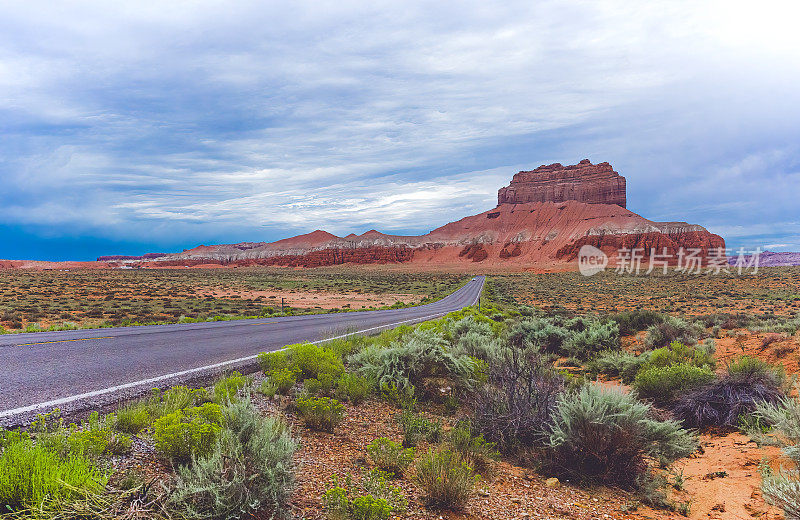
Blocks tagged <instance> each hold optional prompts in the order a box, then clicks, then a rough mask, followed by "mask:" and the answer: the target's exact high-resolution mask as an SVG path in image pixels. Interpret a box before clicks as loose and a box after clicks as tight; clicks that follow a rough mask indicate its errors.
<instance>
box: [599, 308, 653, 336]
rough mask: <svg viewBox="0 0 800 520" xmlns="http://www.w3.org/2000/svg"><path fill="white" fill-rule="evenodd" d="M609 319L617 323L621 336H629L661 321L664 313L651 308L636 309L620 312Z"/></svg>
mask: <svg viewBox="0 0 800 520" xmlns="http://www.w3.org/2000/svg"><path fill="white" fill-rule="evenodd" d="M611 319H612V320H613V321H615V322H616V323H617V326H618V327H619V333H620V335H621V336H630V335H632V334H636V333H637V332H639V331H640V330H647V329H648V328H649V327H652V326H653V325H657V324H659V323H661V322H663V321H664V315H663V314H660V313H658V312H655V311H651V310H641V309H637V310H634V311H625V312H620V313H619V314H615V315H613V316H611Z"/></svg>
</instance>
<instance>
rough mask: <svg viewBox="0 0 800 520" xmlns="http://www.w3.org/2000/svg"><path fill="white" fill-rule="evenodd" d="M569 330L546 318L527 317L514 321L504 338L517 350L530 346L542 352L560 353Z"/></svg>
mask: <svg viewBox="0 0 800 520" xmlns="http://www.w3.org/2000/svg"><path fill="white" fill-rule="evenodd" d="M569 335H570V332H569V331H568V330H567V329H566V328H564V327H561V326H558V325H555V324H554V323H553V321H552V320H551V319H548V318H528V319H525V320H522V321H519V322H517V323H515V324H514V325H513V326H512V327H511V328H510V329H509V331H508V333H507V335H506V339H507V342H508V344H509V345H511V346H512V347H513V348H516V349H518V350H526V349H529V348H531V347H535V348H538V349H540V350H542V351H543V352H548V353H561V352H562V350H561V346H562V344H563V343H564V341H565V340H566V339H567V338H568V337H569Z"/></svg>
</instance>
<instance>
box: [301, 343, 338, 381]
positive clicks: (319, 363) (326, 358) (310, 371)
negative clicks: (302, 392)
mask: <svg viewBox="0 0 800 520" xmlns="http://www.w3.org/2000/svg"><path fill="white" fill-rule="evenodd" d="M287 352H288V357H289V362H290V367H291V368H292V370H294V371H295V372H297V373H298V374H300V377H301V378H303V379H319V378H320V376H321V375H323V374H324V375H329V376H331V377H332V378H333V379H334V380H335V379H336V378H338V377H339V376H341V375H342V373H344V364H343V363H342V359H341V358H340V357H339V356H338V355H337V354H336V352H334V351H332V350H328V349H326V348H324V347H320V346H318V345H314V344H312V343H302V344H300V345H294V346H292V347H290V348H289V349H288V351H287Z"/></svg>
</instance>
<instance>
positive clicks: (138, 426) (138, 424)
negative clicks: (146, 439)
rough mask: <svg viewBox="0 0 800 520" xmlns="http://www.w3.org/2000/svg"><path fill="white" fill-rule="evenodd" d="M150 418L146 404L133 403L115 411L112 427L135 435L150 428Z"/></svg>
mask: <svg viewBox="0 0 800 520" xmlns="http://www.w3.org/2000/svg"><path fill="white" fill-rule="evenodd" d="M151 423H152V418H151V417H150V411H149V410H148V407H147V404H146V403H142V402H139V403H133V404H128V405H125V406H123V407H122V408H120V409H118V410H117V422H116V424H115V425H114V427H115V428H116V429H117V430H119V431H121V432H124V433H131V434H137V433H139V432H141V431H142V430H144V429H145V428H147V427H148V426H150V424H151Z"/></svg>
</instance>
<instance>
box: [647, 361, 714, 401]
mask: <svg viewBox="0 0 800 520" xmlns="http://www.w3.org/2000/svg"><path fill="white" fill-rule="evenodd" d="M713 379H714V372H712V371H711V369H710V368H705V367H703V368H701V367H697V366H694V365H689V364H687V363H678V364H676V365H669V366H665V367H659V366H651V367H646V368H643V369H642V370H640V371H639V373H638V374H636V379H634V381H633V388H634V389H635V390H636V392H637V393H638V394H639V396H640V397H642V398H644V399H651V400H652V401H653V402H655V403H656V404H658V405H667V404H670V403H673V402H674V401H675V399H676V397H678V395H679V394H682V393H684V392H687V391H689V390H691V389H693V388H697V387H700V386H703V385H705V384H707V383H710V382H711V381H712V380H713Z"/></svg>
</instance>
